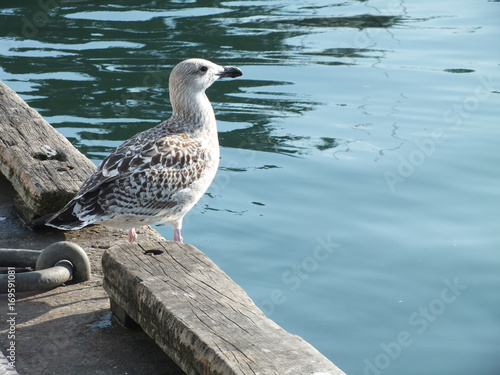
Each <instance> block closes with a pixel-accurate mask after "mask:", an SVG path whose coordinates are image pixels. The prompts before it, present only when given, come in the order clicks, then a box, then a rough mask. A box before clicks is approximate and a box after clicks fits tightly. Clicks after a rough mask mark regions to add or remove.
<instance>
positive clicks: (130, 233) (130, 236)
mask: <svg viewBox="0 0 500 375" xmlns="http://www.w3.org/2000/svg"><path fill="white" fill-rule="evenodd" d="M136 241H137V233H135V228H132V229H130V230H129V231H128V242H130V243H134V242H136Z"/></svg>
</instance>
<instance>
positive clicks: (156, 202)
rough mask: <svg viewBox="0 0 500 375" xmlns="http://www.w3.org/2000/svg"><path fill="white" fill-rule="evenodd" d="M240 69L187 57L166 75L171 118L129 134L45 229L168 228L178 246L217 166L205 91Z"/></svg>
mask: <svg viewBox="0 0 500 375" xmlns="http://www.w3.org/2000/svg"><path fill="white" fill-rule="evenodd" d="M242 75H243V73H242V72H241V70H240V69H239V68H236V67H232V66H219V65H217V64H214V63H213V62H210V61H208V60H203V59H188V60H184V61H182V62H180V63H179V64H177V65H176V66H175V67H174V68H173V69H172V72H171V73H170V78H169V92H170V102H171V104H172V116H171V117H170V118H169V119H168V120H166V121H164V122H162V123H161V124H159V125H157V126H155V127H154V128H151V129H149V130H146V131H144V132H142V133H139V134H136V135H135V136H133V137H132V138H130V139H129V140H127V141H125V142H124V143H123V144H122V145H121V146H119V147H118V148H117V149H116V150H115V151H114V152H112V153H111V154H110V155H109V156H107V157H106V158H105V159H104V160H103V161H102V163H101V164H100V165H99V166H98V167H97V169H96V170H95V171H94V173H93V174H92V175H91V176H90V177H89V178H88V179H87V180H86V181H85V182H84V183H83V185H82V187H81V188H80V191H79V192H78V193H77V194H76V196H75V197H74V198H73V199H72V200H71V201H70V202H69V203H68V204H67V205H66V206H65V207H64V208H62V209H61V210H60V211H59V212H57V213H55V214H52V215H46V216H49V217H48V218H46V219H45V220H46V221H45V223H44V224H45V225H48V226H51V227H55V228H58V229H62V230H76V229H81V228H83V227H86V226H88V225H91V224H102V225H104V226H108V227H113V228H121V229H125V230H127V231H128V240H129V242H130V243H133V242H136V241H137V233H136V231H135V228H136V227H138V226H143V225H152V224H159V223H167V224H169V225H170V226H172V228H173V229H174V241H177V242H183V238H182V236H181V229H182V219H183V218H184V215H186V213H187V212H188V211H189V210H190V209H191V208H193V206H194V205H195V204H196V203H197V202H198V200H199V199H200V198H201V197H202V196H203V194H204V193H205V191H206V190H207V188H208V187H209V186H210V184H211V182H212V180H213V178H214V177H215V174H216V172H217V168H218V166H219V139H218V135H217V124H216V121H215V114H214V111H213V108H212V105H211V104H210V101H209V100H208V98H207V96H206V94H205V90H206V89H207V88H209V87H210V86H211V85H212V84H213V83H214V82H215V81H216V80H218V79H219V78H226V77H230V78H235V77H240V76H242Z"/></svg>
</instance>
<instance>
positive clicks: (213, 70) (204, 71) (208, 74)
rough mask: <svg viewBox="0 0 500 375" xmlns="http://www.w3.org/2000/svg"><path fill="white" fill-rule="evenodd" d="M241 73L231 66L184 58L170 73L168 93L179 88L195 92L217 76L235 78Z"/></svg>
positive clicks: (202, 88)
mask: <svg viewBox="0 0 500 375" xmlns="http://www.w3.org/2000/svg"><path fill="white" fill-rule="evenodd" d="M242 75H243V73H242V72H241V70H240V69H238V68H236V67H233V66H220V65H217V64H214V63H213V62H211V61H208V60H203V59H189V60H184V61H182V62H180V63H179V64H177V65H176V66H175V67H174V69H173V70H172V73H170V81H169V87H170V93H171V94H172V93H175V92H176V91H178V90H179V91H183V92H185V93H191V94H197V93H200V92H204V91H205V90H206V89H207V88H209V87H210V86H211V85H212V83H214V82H215V81H216V80H218V79H219V78H226V77H230V78H235V77H240V76H242Z"/></svg>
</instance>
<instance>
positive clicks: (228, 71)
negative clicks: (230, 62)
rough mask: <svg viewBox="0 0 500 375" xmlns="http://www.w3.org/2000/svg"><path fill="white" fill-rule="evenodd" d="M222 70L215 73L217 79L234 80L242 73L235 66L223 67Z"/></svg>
mask: <svg viewBox="0 0 500 375" xmlns="http://www.w3.org/2000/svg"><path fill="white" fill-rule="evenodd" d="M222 68H223V69H224V70H223V71H222V72H220V73H217V75H218V76H219V78H236V77H241V76H242V75H243V72H242V71H241V70H240V69H239V68H236V67H235V66H223V67H222Z"/></svg>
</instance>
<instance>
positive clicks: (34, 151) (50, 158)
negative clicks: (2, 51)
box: [0, 82, 95, 219]
mask: <svg viewBox="0 0 500 375" xmlns="http://www.w3.org/2000/svg"><path fill="white" fill-rule="evenodd" d="M94 169H95V166H94V164H93V163H92V162H91V161H90V160H89V159H87V158H86V157H85V156H84V155H82V154H81V153H80V152H79V151H78V150H76V149H75V148H74V147H73V145H72V144H71V143H70V142H69V141H68V140H67V139H66V138H65V137H64V136H62V135H61V134H60V133H58V132H56V131H54V129H53V128H52V126H51V125H50V124H49V123H48V122H47V121H45V120H44V119H43V118H42V116H40V114H39V113H38V112H37V111H35V110H34V109H32V108H31V107H29V106H28V105H27V104H26V103H25V102H24V101H23V100H22V99H21V98H20V97H19V96H18V95H17V94H16V93H15V92H14V91H13V90H11V89H10V88H9V87H7V86H6V85H5V84H4V83H2V82H0V171H1V172H2V173H3V174H4V175H5V176H6V177H7V178H8V179H9V180H10V181H11V183H12V185H13V187H14V189H15V190H16V191H17V193H18V194H19V196H20V198H21V199H22V201H23V202H24V205H25V207H23V208H27V210H26V211H24V210H23V212H25V213H26V216H27V218H28V219H30V218H31V217H29V216H32V215H34V214H37V215H44V214H48V213H51V212H56V211H57V210H59V209H60V208H62V207H63V206H64V205H65V204H66V203H67V202H68V201H69V200H70V199H71V198H73V196H74V195H75V194H76V193H77V192H78V189H79V188H80V186H81V184H82V183H83V181H85V180H86V179H87V177H88V176H89V175H90V174H91V173H92V172H93V170H94Z"/></svg>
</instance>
